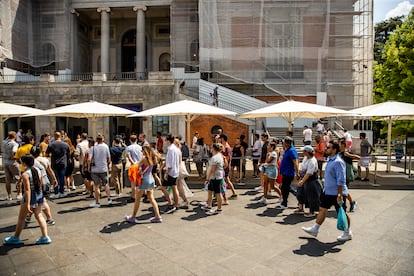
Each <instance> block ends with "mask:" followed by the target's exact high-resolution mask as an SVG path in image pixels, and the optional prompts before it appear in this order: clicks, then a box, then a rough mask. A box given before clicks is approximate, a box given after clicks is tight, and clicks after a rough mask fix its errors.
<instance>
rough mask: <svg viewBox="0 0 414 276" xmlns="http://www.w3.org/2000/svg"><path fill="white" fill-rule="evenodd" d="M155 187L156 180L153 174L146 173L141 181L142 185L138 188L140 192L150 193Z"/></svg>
mask: <svg viewBox="0 0 414 276" xmlns="http://www.w3.org/2000/svg"><path fill="white" fill-rule="evenodd" d="M154 187H155V180H154V177H153V176H152V173H146V174H145V175H144V176H143V177H142V180H141V185H139V186H137V188H136V189H137V190H138V191H149V190H151V189H152V188H154Z"/></svg>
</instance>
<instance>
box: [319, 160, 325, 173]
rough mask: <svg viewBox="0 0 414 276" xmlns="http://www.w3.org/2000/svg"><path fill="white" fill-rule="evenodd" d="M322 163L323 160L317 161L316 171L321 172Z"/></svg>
mask: <svg viewBox="0 0 414 276" xmlns="http://www.w3.org/2000/svg"><path fill="white" fill-rule="evenodd" d="M323 162H325V161H323V160H318V170H319V171H321V170H322V167H323Z"/></svg>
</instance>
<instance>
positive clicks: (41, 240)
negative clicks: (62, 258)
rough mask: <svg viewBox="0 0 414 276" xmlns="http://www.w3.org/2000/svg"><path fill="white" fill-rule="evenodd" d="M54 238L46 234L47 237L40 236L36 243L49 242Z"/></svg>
mask: <svg viewBox="0 0 414 276" xmlns="http://www.w3.org/2000/svg"><path fill="white" fill-rule="evenodd" d="M51 242H52V240H51V239H50V238H49V237H48V236H46V237H40V238H38V239H37V240H36V242H35V244H49V243H51Z"/></svg>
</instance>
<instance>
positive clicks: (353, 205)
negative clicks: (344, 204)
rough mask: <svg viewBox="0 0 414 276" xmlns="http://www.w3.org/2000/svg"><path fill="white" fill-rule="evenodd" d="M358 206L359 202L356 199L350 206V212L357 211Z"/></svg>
mask: <svg viewBox="0 0 414 276" xmlns="http://www.w3.org/2000/svg"><path fill="white" fill-rule="evenodd" d="M356 206H357V202H356V201H352V202H351V204H350V207H349V212H353V211H355V208H356Z"/></svg>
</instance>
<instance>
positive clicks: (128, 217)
mask: <svg viewBox="0 0 414 276" xmlns="http://www.w3.org/2000/svg"><path fill="white" fill-rule="evenodd" d="M124 221H126V222H129V223H135V217H133V216H125V217H124Z"/></svg>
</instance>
